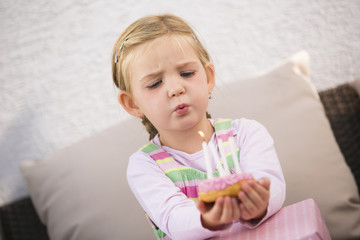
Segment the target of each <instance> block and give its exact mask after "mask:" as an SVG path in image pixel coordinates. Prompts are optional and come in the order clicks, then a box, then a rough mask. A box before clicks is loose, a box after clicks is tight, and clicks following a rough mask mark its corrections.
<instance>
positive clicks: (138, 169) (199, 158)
mask: <svg viewBox="0 0 360 240" xmlns="http://www.w3.org/2000/svg"><path fill="white" fill-rule="evenodd" d="M212 124H213V122H212ZM232 128H233V132H234V136H235V142H236V143H237V145H238V146H239V147H240V149H241V150H240V159H241V160H240V161H241V162H240V165H241V168H242V170H243V171H244V172H248V173H251V174H252V175H253V176H254V178H255V179H259V178H262V177H268V178H270V181H271V185H270V202H269V206H268V211H267V215H266V216H265V217H264V218H263V219H262V220H261V221H260V222H257V223H253V222H245V223H243V224H244V225H246V226H247V227H249V228H254V227H256V226H257V225H258V224H260V223H261V222H263V221H265V220H266V219H267V218H269V217H270V216H271V215H273V214H274V213H275V212H277V211H278V210H279V209H280V208H281V206H282V204H283V203H284V200H285V180H284V176H283V173H282V170H281V166H280V163H279V160H278V158H277V154H276V152H275V149H274V145H273V140H272V138H271V136H270V135H269V133H268V132H267V130H266V129H265V128H264V127H263V126H262V125H261V124H259V123H258V122H256V121H252V120H247V119H237V120H234V121H233V123H232ZM210 141H211V143H212V144H214V145H215V144H216V140H215V135H213V136H212V138H211V140H210ZM153 142H154V143H155V144H157V145H159V146H160V141H159V139H158V137H155V139H154V140H153ZM163 149H164V150H165V151H166V152H168V153H169V154H170V155H171V156H172V157H173V158H174V159H176V160H177V161H178V162H180V163H181V164H182V165H185V166H189V167H191V168H196V169H199V170H200V171H203V172H206V166H205V162H204V159H203V158H204V155H203V151H202V150H199V152H196V153H193V154H187V153H184V152H181V151H178V150H176V149H172V148H168V147H166V146H163ZM218 155H219V156H220V154H219V153H218ZM212 162H213V165H212V170H213V171H216V168H215V163H214V159H212ZM127 179H128V183H129V186H130V188H131V190H132V192H133V193H134V195H135V197H136V199H137V200H138V202H139V204H140V205H141V206H142V208H143V209H144V211H145V212H146V213H147V214H148V215H149V217H150V218H151V219H152V220H153V221H154V223H155V224H156V225H157V226H158V227H159V228H160V229H161V230H162V231H163V232H165V233H166V234H167V235H168V236H170V237H171V238H172V239H189V238H191V239H204V238H208V237H212V236H215V235H216V234H217V233H218V232H214V231H210V230H208V229H205V228H203V227H202V225H201V219H200V212H199V211H198V210H197V208H196V205H195V203H194V201H192V200H190V199H188V198H187V197H186V196H185V195H184V194H183V193H182V192H180V191H179V188H178V187H177V186H175V185H174V183H173V182H172V181H171V180H170V179H169V178H168V177H167V176H165V175H164V173H163V172H162V170H161V169H160V168H159V166H158V165H157V163H156V162H155V161H154V160H153V159H152V158H151V157H150V156H148V155H147V154H145V153H143V152H136V153H134V154H133V155H132V156H131V157H130V160H129V165H128V170H127Z"/></svg>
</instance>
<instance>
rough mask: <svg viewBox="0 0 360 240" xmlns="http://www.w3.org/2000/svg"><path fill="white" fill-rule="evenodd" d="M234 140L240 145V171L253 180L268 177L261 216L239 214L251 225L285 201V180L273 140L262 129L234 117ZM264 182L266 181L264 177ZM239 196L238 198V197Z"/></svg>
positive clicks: (255, 224)
mask: <svg viewBox="0 0 360 240" xmlns="http://www.w3.org/2000/svg"><path fill="white" fill-rule="evenodd" d="M233 128H234V129H235V130H236V133H235V134H236V136H235V141H236V143H237V144H238V146H239V147H240V164H241V167H242V170H243V172H248V173H251V174H252V175H253V176H254V178H255V179H256V180H260V179H264V178H265V179H268V180H269V183H267V182H265V183H264V184H260V185H264V186H265V187H266V186H267V185H268V184H269V185H270V186H268V187H269V200H268V205H267V208H266V213H265V215H264V216H263V217H262V218H252V217H251V216H252V215H251V214H250V215H242V218H241V222H242V223H244V224H245V225H246V226H247V227H249V228H253V227H256V226H258V225H259V224H261V223H262V222H263V221H265V220H266V219H267V218H269V217H270V216H272V215H273V214H274V213H276V212H277V211H278V210H280V208H281V207H282V205H283V203H284V201H285V189H286V185H285V179H284V176H283V173H282V169H281V166H280V162H279V160H278V157H277V154H276V151H275V148H274V142H273V139H272V137H271V136H270V134H269V133H268V131H267V130H266V128H265V127H264V126H263V125H261V124H260V123H258V122H256V121H253V120H246V119H238V120H235V121H234V122H233ZM265 181H267V180H265ZM241 197H245V196H240V195H239V198H240V200H241ZM265 198H266V196H265Z"/></svg>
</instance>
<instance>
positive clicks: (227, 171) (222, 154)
mask: <svg viewBox="0 0 360 240" xmlns="http://www.w3.org/2000/svg"><path fill="white" fill-rule="evenodd" d="M218 144H219V150H220V155H221V159H222V160H223V163H224V168H225V175H230V170H229V165H228V162H227V159H226V155H225V151H224V145H223V141H222V140H221V139H219V140H218Z"/></svg>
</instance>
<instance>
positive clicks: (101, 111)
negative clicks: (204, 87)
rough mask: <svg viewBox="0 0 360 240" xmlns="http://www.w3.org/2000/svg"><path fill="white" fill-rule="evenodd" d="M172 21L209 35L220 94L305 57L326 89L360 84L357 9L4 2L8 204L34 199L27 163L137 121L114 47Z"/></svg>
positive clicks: (2, 195)
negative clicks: (133, 30) (135, 32)
mask: <svg viewBox="0 0 360 240" xmlns="http://www.w3.org/2000/svg"><path fill="white" fill-rule="evenodd" d="M166 12H171V13H174V14H177V15H179V16H181V17H183V18H184V19H186V20H187V21H188V22H190V24H191V25H192V26H193V27H194V28H195V29H196V30H197V31H198V32H199V34H200V36H201V39H202V40H203V42H204V43H205V45H206V46H207V48H208V50H209V52H210V54H211V55H212V59H213V61H214V63H215V67H216V70H217V76H218V77H219V78H218V81H219V82H218V84H219V85H221V84H222V83H223V82H227V81H236V80H241V79H244V78H247V77H249V76H253V75H255V74H258V73H259V72H264V71H266V70H269V69H270V68H272V67H273V66H275V65H277V64H278V63H279V62H281V61H282V60H283V59H284V58H287V57H288V56H290V55H291V54H293V53H295V52H297V51H298V50H302V49H306V50H307V51H308V52H309V53H310V56H311V76H312V81H313V83H314V84H315V86H316V88H317V89H318V90H322V89H326V88H329V87H332V86H335V85H337V84H341V83H343V82H347V81H351V80H353V79H354V78H355V77H358V76H360V67H359V60H360V21H359V16H360V2H359V1H355V0H354V1H350V0H349V1H346V0H344V1H340V0H332V1H331V0H316V1H302V0H273V1H265V0H264V1H260V0H241V1H238V0H226V1H215V0H199V1H195V0H182V1H178V0H177V1H172V0H164V1H160V0H152V1H146V0H138V1H131V0H127V1H124V0H123V1H121V0H108V1H103V0H80V1H67V0H63V1H55V0H32V1H25V0H23V1H19V0H18V1H13V0H2V1H1V2H0V42H1V44H0V205H1V204H3V203H5V202H9V201H11V200H14V199H17V198H19V197H22V196H24V195H26V194H27V190H26V185H25V182H24V180H23V178H22V176H21V174H20V171H19V168H18V165H19V163H20V162H22V161H24V160H27V159H43V158H44V157H46V156H47V155H49V154H50V153H52V152H53V151H55V150H57V149H60V148H63V147H65V146H67V145H70V144H72V143H74V142H76V141H78V140H80V139H82V138H84V137H86V136H89V135H91V134H93V133H95V132H99V131H101V130H103V129H105V128H107V127H108V126H111V125H113V124H115V123H117V122H119V121H121V120H123V119H125V118H127V114H126V113H125V112H124V111H123V110H122V109H121V108H120V107H119V105H118V104H117V102H116V93H117V92H116V90H115V89H114V87H113V85H112V80H111V68H110V61H111V59H110V56H111V50H112V47H113V44H114V43H115V40H116V38H117V37H118V35H119V34H120V33H121V31H122V30H123V29H124V28H125V27H126V26H127V25H128V24H130V23H131V22H133V21H134V20H136V19H137V18H139V17H141V16H144V15H148V14H157V13H166Z"/></svg>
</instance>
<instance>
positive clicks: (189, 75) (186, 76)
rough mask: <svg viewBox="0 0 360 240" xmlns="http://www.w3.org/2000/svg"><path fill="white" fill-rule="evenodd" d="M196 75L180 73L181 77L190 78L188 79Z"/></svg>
mask: <svg viewBox="0 0 360 240" xmlns="http://www.w3.org/2000/svg"><path fill="white" fill-rule="evenodd" d="M194 74H195V72H183V73H180V76H182V77H185V78H188V77H191V76H193V75H194Z"/></svg>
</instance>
